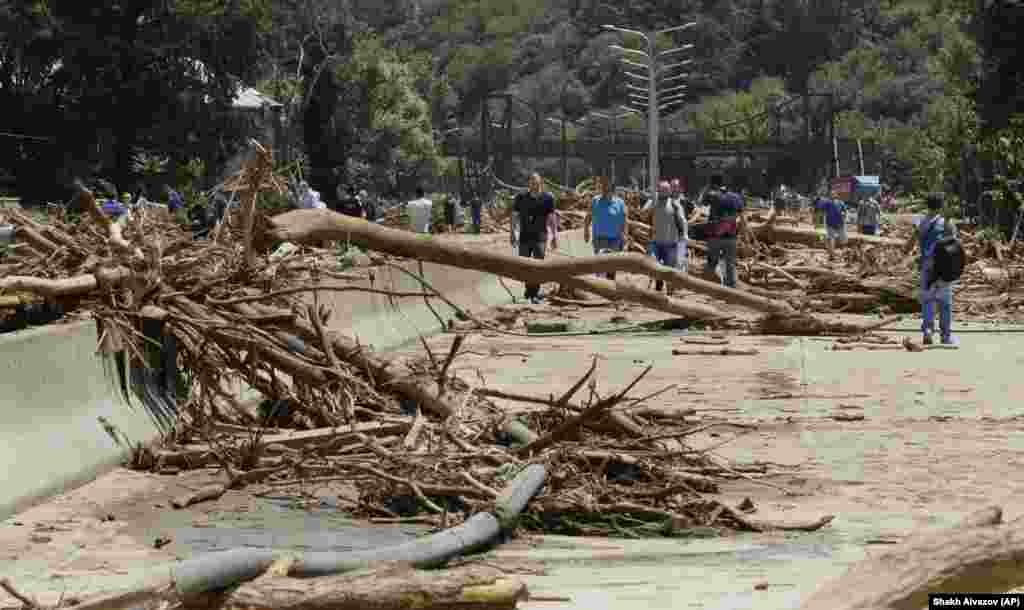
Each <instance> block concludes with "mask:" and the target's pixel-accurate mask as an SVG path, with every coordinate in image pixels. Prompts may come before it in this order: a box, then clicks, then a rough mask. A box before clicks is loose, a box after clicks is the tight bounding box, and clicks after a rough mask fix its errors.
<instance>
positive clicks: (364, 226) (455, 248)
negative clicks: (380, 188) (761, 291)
mask: <svg viewBox="0 0 1024 610" xmlns="http://www.w3.org/2000/svg"><path fill="white" fill-rule="evenodd" d="M269 223H270V229H269V231H268V235H267V236H266V237H269V238H270V239H272V240H283V241H292V242H301V243H313V242H317V241H325V240H346V239H351V240H352V241H353V242H355V243H357V244H360V245H363V246H365V247H367V248H370V249H372V250H377V251H380V252H386V253H388V254H392V255H394V256H404V257H408V258H415V259H417V260H422V261H428V262H432V263H438V264H441V265H448V266H451V267H458V268H460V269H475V270H478V271H484V272H487V273H493V274H495V275H500V276H504V277H510V278H512V279H516V280H519V281H522V282H530V283H543V282H564V281H565V280H566V278H567V277H578V276H583V275H590V274H596V273H607V272H611V271H618V272H623V273H636V274H640V275H646V276H648V277H651V278H654V279H656V280H663V281H665V282H667V283H668V284H669V285H671V286H675V287H679V288H686V289H688V290H692V291H694V292H699V293H702V294H706V295H709V296H711V297H714V298H716V299H719V300H721V301H723V302H726V303H730V304H733V305H740V306H743V307H746V308H748V309H751V310H754V311H758V312H761V313H767V314H783V315H785V314H793V313H794V310H793V308H792V307H790V305H789V304H788V303H784V302H780V301H775V300H772V299H768V298H765V297H760V296H756V295H752V294H749V293H747V292H744V291H741V290H735V289H733V288H728V287H726V286H722V285H719V284H716V283H713V282H708V281H705V280H702V279H699V278H697V277H694V276H691V275H688V274H686V273H683V272H681V271H679V270H676V269H672V268H669V267H665V266H662V265H659V264H658V263H657V262H655V261H654V260H652V259H651V258H650V257H647V256H642V255H638V254H616V255H606V256H588V257H581V258H575V259H569V260H543V261H542V260H536V259H531V258H524V257H519V256H513V255H510V254H505V253H503V252H500V251H495V250H485V249H482V248H475V247H471V246H468V245H466V244H462V243H456V242H451V241H446V240H443V239H438V238H435V237H428V236H420V235H414V234H410V233H408V232H406V231H399V230H395V229H388V228H385V227H381V226H379V225H377V224H375V223H369V222H366V221H364V220H362V219H357V218H349V217H347V216H344V215H342V214H336V213H334V212H330V211H327V210H295V211H292V212H286V213H284V214H281V215H279V216H275V217H273V218H271V219H270V220H269Z"/></svg>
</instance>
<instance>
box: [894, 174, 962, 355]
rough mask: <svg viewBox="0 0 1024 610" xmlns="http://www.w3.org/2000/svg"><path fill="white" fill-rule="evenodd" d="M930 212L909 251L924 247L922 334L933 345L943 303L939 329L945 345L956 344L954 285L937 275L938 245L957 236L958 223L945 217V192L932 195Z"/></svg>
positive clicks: (921, 299)
mask: <svg viewBox="0 0 1024 610" xmlns="http://www.w3.org/2000/svg"><path fill="white" fill-rule="evenodd" d="M926 201H927V203H928V213H927V214H926V215H925V217H924V218H922V219H921V220H920V222H919V223H918V225H917V230H916V231H915V232H914V235H912V236H911V238H910V239H909V240H908V242H907V245H906V248H905V251H906V253H907V254H910V253H911V252H913V250H914V246H915V245H917V246H920V248H921V258H920V259H918V260H919V264H918V269H919V270H920V275H921V286H920V295H919V299H920V301H921V333H922V335H923V337H924V344H925V345H931V343H932V334H933V333H934V332H935V305H936V304H938V306H939V330H940V332H941V333H942V335H941V336H942V344H943V345H956V344H957V340H956V339H955V338H954V337H953V328H952V327H953V284H952V283H950V282H945V281H943V280H941V279H939V278H937V277H934V276H935V246H936V244H938V243H939V240H941V239H942V238H944V237H956V225H954V224H953V222H952V221H950V220H947V219H945V218H943V217H942V215H941V213H940V212H941V210H942V195H940V194H937V193H933V194H931V195H928V198H927V200H926Z"/></svg>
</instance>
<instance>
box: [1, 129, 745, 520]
mask: <svg viewBox="0 0 1024 610" xmlns="http://www.w3.org/2000/svg"><path fill="white" fill-rule="evenodd" d="M271 167H272V163H271V159H270V155H269V153H268V152H267V151H266V150H264V149H262V147H259V146H258V145H257V146H256V154H255V156H254V157H253V159H252V160H250V161H249V162H248V163H246V165H245V166H244V167H243V170H242V172H241V174H240V175H239V176H237V177H236V178H234V179H233V180H232V181H231V184H230V185H229V186H231V187H232V188H234V189H236V190H238V191H239V192H240V194H241V204H240V205H239V206H238V207H235V208H231V209H230V210H229V212H228V214H227V215H226V216H225V219H224V221H223V222H222V223H221V224H219V225H218V226H217V227H215V228H214V229H213V231H211V233H210V238H209V239H202V240H195V239H193V238H192V236H191V235H190V234H188V233H187V232H185V231H184V230H183V229H181V228H179V227H178V226H177V225H175V224H174V223H173V222H171V221H170V220H169V219H168V218H166V217H165V216H159V215H155V214H150V213H149V212H148V211H139V212H138V213H134V214H130V215H126V216H124V217H122V218H119V219H116V220H114V219H111V218H110V217H109V216H107V215H106V214H104V213H103V211H102V210H100V208H99V206H98V205H97V202H96V200H95V198H94V197H93V195H92V193H91V192H90V191H88V190H87V189H85V187H84V186H82V187H81V188H80V192H79V196H78V204H79V206H80V207H81V209H82V210H84V211H85V213H86V214H87V215H88V216H87V217H86V218H84V219H83V220H82V221H81V222H79V223H77V224H71V223H63V222H59V221H53V222H51V223H49V224H42V223H38V222H35V221H33V220H32V219H30V218H28V217H27V216H25V215H24V214H20V213H17V212H15V213H12V214H11V215H10V220H11V221H13V222H14V223H16V224H17V226H18V231H19V233H18V235H19V237H20V238H21V241H20V243H24V244H25V247H23V248H21V249H20V250H19V251H18V254H17V255H16V256H15V258H14V260H13V261H12V262H10V263H9V264H10V265H13V266H12V267H8V268H6V269H5V270H4V275H2V276H0V294H3V295H9V294H12V293H14V294H23V293H26V294H31V295H36V297H41V298H43V299H45V300H46V301H47V302H53V303H59V304H61V305H62V307H64V309H65V311H68V312H76V311H77V312H88V313H89V314H91V315H92V317H93V318H95V320H96V321H97V322H98V325H99V335H100V339H99V343H100V346H99V347H100V352H102V353H103V354H106V355H107V357H108V359H109V360H110V362H111V363H112V364H113V368H114V371H113V373H114V374H116V377H117V382H118V384H119V385H120V388H121V390H122V392H124V393H125V395H126V398H128V399H129V400H132V396H131V394H132V393H134V394H135V396H137V397H138V398H139V399H140V400H141V401H142V403H143V405H144V406H145V407H146V409H147V411H148V412H149V413H151V414H152V415H153V416H154V418H155V419H156V420H157V421H158V423H159V424H160V426H161V427H162V429H163V430H164V433H165V439H166V446H165V447H164V448H163V449H161V450H159V451H157V452H151V451H149V450H147V449H145V448H142V447H136V449H135V454H134V457H133V464H134V466H135V467H137V468H141V469H156V470H164V469H167V468H178V469H183V468H192V467H197V466H213V467H217V468H219V469H220V470H221V471H222V472H223V474H224V477H225V478H224V482H223V483H222V484H218V485H214V486H211V487H209V488H205V489H202V490H200V491H198V492H196V493H195V494H193V495H192V496H190V497H186V498H181V499H179V501H177V505H179V506H187V505H189V504H192V503H195V502H199V501H203V500H205V499H210V498H216V497H218V496H219V495H221V494H223V493H224V492H225V490H226V489H229V488H240V487H246V486H253V485H256V484H260V485H268V486H274V487H276V488H281V487H286V486H288V485H296V486H301V485H304V484H306V483H308V482H310V481H316V480H319V479H323V478H325V477H342V478H344V479H345V480H346V481H350V482H352V483H353V484H354V485H355V486H356V489H357V490H358V491H359V496H358V497H357V498H356V499H354V502H355V503H354V504H353V506H352V507H351V510H352V512H353V513H355V514H357V515H362V516H367V517H376V518H389V519H403V518H410V517H413V518H416V517H420V518H422V517H423V516H424V515H427V516H433V517H432V518H433V519H435V520H438V525H448V524H450V523H452V522H455V521H457V520H458V519H459V518H461V517H459V516H457V515H460V514H461V515H462V516H465V515H467V514H471V513H473V512H476V510H477V509H479V508H481V506H483V505H486V504H487V503H488V502H492V501H493V500H494V497H493V496H494V493H493V491H492V490H495V489H499V488H501V487H502V483H503V481H506V480H507V479H508V478H510V477H512V476H514V475H515V473H516V472H517V471H519V470H520V469H521V468H522V467H524V466H526V465H528V464H529V463H531V462H543V463H545V464H547V465H548V466H549V468H550V472H551V473H552V476H551V478H550V483H549V485H548V486H547V487H546V488H545V490H544V492H543V493H542V494H541V495H540V496H539V497H538V498H537V501H536V502H535V503H534V504H532V505H531V508H530V510H529V511H528V513H527V516H526V517H524V520H523V525H525V526H527V527H529V528H532V529H537V530H543V531H563V532H568V531H576V532H579V533H597V532H604V533H607V534H615V533H619V534H621V533H622V532H633V533H634V534H637V535H639V534H641V533H643V534H645V535H661V534H665V533H669V532H674V531H677V530H688V529H689V528H692V527H708V526H711V527H722V528H737V529H756V528H758V527H761V526H759V525H756V524H755V523H754V522H753V521H750V520H749V519H747V518H745V517H743V516H742V515H741V514H740V513H738V512H736V511H734V510H732V509H730V508H729V507H724V505H721V504H719V503H717V502H716V501H714V500H711V499H707V498H706V497H705V496H703V494H705V493H707V492H710V491H714V490H715V485H716V481H717V480H721V479H722V478H723V477H725V476H735V473H734V472H733V473H730V471H729V467H728V466H725V465H720V464H716V463H715V462H714V461H712V460H711V459H710V458H709V457H708V456H707V455H706V454H704V453H702V452H701V451H700V450H695V449H691V448H689V447H688V446H687V445H686V444H685V443H684V442H683V441H684V439H686V438H687V436H690V435H692V434H695V433H696V431H697V430H699V429H700V427H699V426H697V424H696V423H695V422H692V421H688V420H686V419H684V418H681V417H679V416H678V414H672V413H669V414H666V413H649V412H644V411H643V410H642V409H643V407H644V398H643V397H641V398H636V397H633V396H631V395H630V390H631V389H632V388H633V386H634V385H635V384H636V382H638V381H639V378H638V379H637V380H635V381H634V383H633V384H630V385H629V386H628V387H627V388H625V389H624V390H622V391H620V392H617V393H614V394H611V395H602V396H599V395H598V394H597V391H598V389H597V386H596V384H595V383H594V382H593V381H592V379H593V375H594V370H595V367H596V364H595V366H592V367H591V369H590V371H588V373H587V374H586V375H585V376H584V378H583V379H581V380H580V381H579V382H577V383H576V384H575V385H574V386H573V387H572V388H571V389H569V390H567V391H566V393H565V394H564V395H563V397H562V398H560V399H558V400H551V401H549V407H550V408H549V409H548V410H547V411H545V412H543V413H540V414H527V415H524V416H523V417H522V418H520V419H510V416H509V414H508V413H505V412H504V411H501V410H498V409H496V408H495V407H493V405H490V403H489V402H488V400H487V396H488V395H487V389H486V388H476V389H474V388H469V387H467V386H466V385H465V382H463V381H461V380H458V379H453V378H452V377H451V376H450V375H449V371H450V370H451V369H450V367H451V365H452V362H453V361H454V360H455V359H456V358H457V357H458V356H459V349H458V348H459V344H460V342H456V343H455V344H454V345H453V349H452V351H451V352H450V353H449V354H448V355H447V357H446V358H443V359H442V358H437V357H435V356H434V355H433V354H431V353H430V352H429V350H428V352H427V355H426V356H425V359H423V360H419V361H414V362H410V363H408V364H407V365H406V366H404V367H403V366H402V365H401V363H397V362H395V361H393V359H392V358H389V357H382V356H379V355H377V354H375V353H374V352H373V351H372V350H371V349H369V348H367V347H365V346H362V345H360V344H359V343H358V342H357V341H355V340H353V339H349V338H347V337H345V336H343V335H340V334H337V333H333V332H329V331H328V327H329V321H330V318H331V317H332V315H333V313H334V312H331V311H329V310H328V309H327V308H326V307H324V306H323V305H322V304H321V303H320V302H319V299H318V295H319V294H322V293H323V292H325V291H341V292H344V291H372V292H377V293H383V294H386V295H388V296H390V297H393V298H417V299H423V298H440V299H444V297H443V295H440V294H439V293H437V292H436V291H433V290H432V289H430V288H429V286H427V284H426V282H425V281H423V282H422V283H423V285H424V287H425V290H424V292H404V293H397V292H394V291H388V290H383V289H376V288H371V287H368V282H367V281H366V279H367V278H366V277H364V276H359V275H355V274H351V273H342V272H339V271H338V269H337V267H336V265H332V264H331V260H330V258H329V257H327V256H325V251H324V250H322V249H319V248H315V247H311V246H306V245H298V244H303V243H311V244H316V245H321V244H323V243H324V242H325V241H328V242H329V241H331V240H336V239H341V238H339V237H337V236H335V234H334V230H333V229H332V227H333V225H334V223H341V224H342V225H343V230H342V231H341V233H342V234H343V235H345V236H346V239H348V238H349V237H350V238H351V239H352V240H353V241H356V242H360V243H365V244H368V246H369V249H371V250H377V251H382V252H387V253H390V254H392V255H395V256H408V257H415V258H418V259H420V260H435V262H443V261H445V260H448V259H447V258H444V257H447V256H449V254H450V255H451V256H454V257H457V258H461V259H462V260H461V264H466V263H467V261H466V260H465V259H466V255H465V252H462V251H461V250H459V251H458V252H455V251H453V252H451V253H447V251H446V250H444V248H447V247H448V246H447V245H446V244H444V243H441V241H437V242H436V243H435V242H423V241H422V240H412V242H413V244H410V243H407V241H406V240H405V239H404V238H405V235H404V234H403V233H402V232H397V231H390V230H388V229H384V228H380V227H378V226H376V225H373V224H371V223H366V222H363V221H359V220H356V219H349V218H346V217H343V216H341V215H338V214H331V213H329V212H323V213H314V214H313V215H310V214H308V212H309V211H296V212H289V213H286V214H284V215H281V216H278V217H275V218H273V219H266V218H264V217H262V216H260V215H259V214H257V213H256V210H257V206H256V200H257V198H258V197H259V194H260V193H261V192H262V191H265V190H268V189H271V190H283V188H284V183H283V181H282V180H280V179H279V178H277V177H276V176H274V175H273V174H272V172H271V169H270V168H271ZM313 212H317V211H313ZM311 223H312V224H311ZM317 223H326V225H324V226H321V225H318V224H317ZM291 230H294V231H295V232H296V235H297V236H298V237H299V238H300V239H287V238H284V237H282V233H288V231H291ZM400 238H401V239H400ZM381 240H383V241H381ZM389 240H390V241H389ZM424 247H427V249H426V250H423V248H424ZM431 247H433V248H440V249H442V250H444V252H442V254H443V256H441V255H432V254H431V252H430V248H431ZM451 247H454V248H456V249H458V248H457V245H455V246H451ZM408 248H413V250H408ZM437 256H441V259H439V260H438V259H437ZM479 256H483V255H482V254H480V255H479ZM495 256H502V255H495ZM508 258H509V260H511V261H515V262H522V259H519V258H518V257H508ZM501 260H502V261H504V260H505V259H501ZM626 262H629V261H626ZM639 262H642V263H644V264H647V263H649V261H647V260H645V259H641V260H640V261H639ZM407 273H411V272H407ZM573 275H574V274H572V273H561V272H560V273H559V275H557V276H556V277H562V276H564V277H565V278H567V280H568V279H572V277H573ZM419 279H421V280H422V278H419ZM333 280H342V282H336V281H333ZM578 281H579V282H581V285H584V286H590V284H589V283H588V282H591V283H594V282H597V281H596V280H587V279H580V280H578ZM594 286H596V288H595V289H596V290H599V291H600V290H602V289H603V288H602V286H603V285H601V284H597V283H595V284H594ZM613 289H614V288H613ZM19 298H20V297H19ZM470 319H472V318H470ZM424 346H425V347H426V344H425V343H424ZM179 370H180V371H182V375H181V376H180V377H181V378H180V379H179V378H177V375H176V374H175V372H176V371H179ZM239 383H244V384H246V385H248V386H249V387H251V388H253V389H255V390H257V391H258V392H259V393H260V394H262V396H263V397H264V400H263V401H262V402H260V403H258V404H243V403H242V402H241V401H240V400H239V399H238V398H237V396H236V393H235V391H234V389H233V388H237V387H238V384H239ZM588 383H589V385H588ZM585 387H586V392H588V393H589V394H586V398H585V399H583V400H578V401H576V402H574V397H575V396H577V394H580V393H581V392H582V391H583V390H584V388H585ZM535 400H536V399H535ZM644 418H646V419H644ZM123 440H127V439H123ZM745 476H749V475H745ZM667 490H670V491H667ZM445 515H447V516H445ZM563 517H564V518H563ZM572 524H577V525H572Z"/></svg>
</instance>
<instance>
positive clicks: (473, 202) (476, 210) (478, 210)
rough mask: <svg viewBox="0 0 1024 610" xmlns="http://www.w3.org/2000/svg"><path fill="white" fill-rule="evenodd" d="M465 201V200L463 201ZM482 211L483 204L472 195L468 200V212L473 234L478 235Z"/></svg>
mask: <svg viewBox="0 0 1024 610" xmlns="http://www.w3.org/2000/svg"><path fill="white" fill-rule="evenodd" d="M463 201H465V199H463ZM483 209H484V202H483V200H482V199H480V196H479V195H475V194H474V195H473V196H472V198H471V199H470V200H469V210H470V214H471V217H472V219H473V233H476V234H479V233H480V218H481V216H482V213H483Z"/></svg>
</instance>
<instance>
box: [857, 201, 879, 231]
mask: <svg viewBox="0 0 1024 610" xmlns="http://www.w3.org/2000/svg"><path fill="white" fill-rule="evenodd" d="M881 218H882V208H881V207H880V206H879V205H878V201H876V200H875V198H874V197H868V198H867V199H865V200H864V201H861V202H860V205H859V206H857V224H858V225H859V226H860V232H861V234H862V235H877V234H878V223H879V221H880V220H881Z"/></svg>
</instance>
